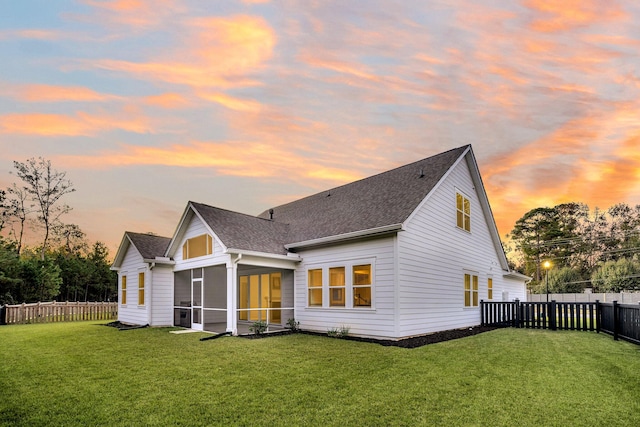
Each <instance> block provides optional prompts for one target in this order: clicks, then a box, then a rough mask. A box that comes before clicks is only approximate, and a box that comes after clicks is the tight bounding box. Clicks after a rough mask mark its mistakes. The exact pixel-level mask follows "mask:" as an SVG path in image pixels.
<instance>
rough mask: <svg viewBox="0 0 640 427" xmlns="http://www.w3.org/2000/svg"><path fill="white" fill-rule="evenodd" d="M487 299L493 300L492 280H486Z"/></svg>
mask: <svg viewBox="0 0 640 427" xmlns="http://www.w3.org/2000/svg"><path fill="white" fill-rule="evenodd" d="M487 299H493V278H491V277H489V278H488V279H487Z"/></svg>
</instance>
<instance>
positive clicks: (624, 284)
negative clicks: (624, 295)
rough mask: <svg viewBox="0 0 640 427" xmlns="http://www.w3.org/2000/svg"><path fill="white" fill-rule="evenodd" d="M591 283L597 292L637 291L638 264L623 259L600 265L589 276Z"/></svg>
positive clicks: (639, 280) (639, 271)
mask: <svg viewBox="0 0 640 427" xmlns="http://www.w3.org/2000/svg"><path fill="white" fill-rule="evenodd" d="M591 282H592V284H593V288H594V290H595V291H597V292H620V291H631V290H639V289H640V263H638V262H637V261H633V260H629V259H625V258H620V259H619V260H617V261H607V262H604V263H600V264H599V266H598V269H597V270H596V271H595V272H594V273H593V274H592V275H591Z"/></svg>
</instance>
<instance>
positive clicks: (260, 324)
mask: <svg viewBox="0 0 640 427" xmlns="http://www.w3.org/2000/svg"><path fill="white" fill-rule="evenodd" d="M266 330H267V322H265V321H264V320H258V321H257V322H253V324H252V325H251V326H249V331H250V332H253V334H254V335H262V334H264V333H265V332H266Z"/></svg>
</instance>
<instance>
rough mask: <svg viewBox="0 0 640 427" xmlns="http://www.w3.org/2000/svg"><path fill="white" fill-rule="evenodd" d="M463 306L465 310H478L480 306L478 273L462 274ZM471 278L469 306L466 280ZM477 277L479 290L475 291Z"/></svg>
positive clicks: (464, 272)
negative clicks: (474, 280) (474, 282)
mask: <svg viewBox="0 0 640 427" xmlns="http://www.w3.org/2000/svg"><path fill="white" fill-rule="evenodd" d="M462 273H463V274H462V304H463V306H464V308H465V309H477V308H478V307H479V306H480V277H479V274H478V272H477V271H470V270H464V271H463V272H462ZM467 276H469V305H467V301H466V294H467V288H466V279H467ZM474 277H475V279H476V283H477V285H478V287H477V289H475V290H474V289H473V278H474ZM474 293H475V295H476V302H477V303H476V304H475V305H474V304H473V295H474Z"/></svg>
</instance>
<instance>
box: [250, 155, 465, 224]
mask: <svg viewBox="0 0 640 427" xmlns="http://www.w3.org/2000/svg"><path fill="white" fill-rule="evenodd" d="M470 146H471V144H467V145H463V146H460V147H456V148H452V149H450V150H447V151H443V152H441V153H437V154H434V155H432V156H429V157H424V158H422V159H420V160H416V161H414V162H411V163H407V164H404V165H400V166H396V167H395V168H393V169H388V170H385V171H382V172H378V173H376V174H374V175H369V176H366V177H364V178H360V179H357V180H355V181H350V182H347V183H345V184H342V185H339V186H337V187H333V188H328V189H326V190H322V191H318V192H316V193H313V194H310V195H308V196H305V197H302V198H299V199H296V200H292V201H290V202H287V203H283V204H281V205H277V206H271V207H270V208H268V209H266V210H264V211H263V212H261V213H260V215H264V214H265V213H266V212H268V211H269V210H270V209H277V208H283V207H285V206H289V205H291V204H293V203H298V202H300V201H302V200H306V199H309V198H312V197H316V196H318V195H320V194H323V193H330V192H331V191H334V190H337V189H340V188H343V187H346V186H349V185H352V184H356V183H358V182H361V181H365V180H367V179H371V178H375V177H378V176H380V175H384V174H388V173H391V172H394V171H397V170H398V169H402V168H406V167H409V166H412V165H415V164H416V163H420V162H423V161H425V160H428V159H432V158H435V157H440V156H443V155H446V154H449V153H451V152H452V151H457V150H460V151H464V150H466V149H467V148H468V147H470ZM463 149H464V150H463ZM260 215H258V216H257V218H261V217H260ZM263 219H265V218H263ZM267 221H268V220H267Z"/></svg>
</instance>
